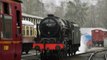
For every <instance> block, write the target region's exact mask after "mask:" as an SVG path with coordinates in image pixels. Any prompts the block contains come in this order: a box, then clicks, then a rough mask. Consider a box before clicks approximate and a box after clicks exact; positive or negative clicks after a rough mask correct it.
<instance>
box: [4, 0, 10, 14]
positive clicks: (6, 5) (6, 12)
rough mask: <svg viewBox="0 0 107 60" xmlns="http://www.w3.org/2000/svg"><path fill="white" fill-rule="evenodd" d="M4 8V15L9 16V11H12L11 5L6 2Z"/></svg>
mask: <svg viewBox="0 0 107 60" xmlns="http://www.w3.org/2000/svg"><path fill="white" fill-rule="evenodd" d="M3 8H4V9H3V10H4V13H5V14H8V15H9V13H10V11H9V10H10V9H9V4H8V3H5V2H4V3H3Z"/></svg>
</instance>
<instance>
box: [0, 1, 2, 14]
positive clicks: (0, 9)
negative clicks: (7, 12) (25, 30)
mask: <svg viewBox="0 0 107 60" xmlns="http://www.w3.org/2000/svg"><path fill="white" fill-rule="evenodd" d="M1 11H2V3H1V2H0V12H1Z"/></svg>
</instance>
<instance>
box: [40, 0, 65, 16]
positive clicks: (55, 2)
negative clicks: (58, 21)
mask: <svg viewBox="0 0 107 60" xmlns="http://www.w3.org/2000/svg"><path fill="white" fill-rule="evenodd" d="M40 1H41V2H42V3H43V4H44V7H45V10H46V11H47V12H48V13H49V14H50V13H51V14H54V13H55V11H56V8H57V7H61V4H62V3H63V2H66V0H40Z"/></svg>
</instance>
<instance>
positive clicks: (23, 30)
mask: <svg viewBox="0 0 107 60" xmlns="http://www.w3.org/2000/svg"><path fill="white" fill-rule="evenodd" d="M22 34H23V36H24V35H25V26H23V27H22Z"/></svg>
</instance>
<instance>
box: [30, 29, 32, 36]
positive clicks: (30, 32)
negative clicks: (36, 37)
mask: <svg viewBox="0 0 107 60" xmlns="http://www.w3.org/2000/svg"><path fill="white" fill-rule="evenodd" d="M30 35H32V27H30Z"/></svg>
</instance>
